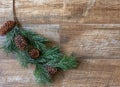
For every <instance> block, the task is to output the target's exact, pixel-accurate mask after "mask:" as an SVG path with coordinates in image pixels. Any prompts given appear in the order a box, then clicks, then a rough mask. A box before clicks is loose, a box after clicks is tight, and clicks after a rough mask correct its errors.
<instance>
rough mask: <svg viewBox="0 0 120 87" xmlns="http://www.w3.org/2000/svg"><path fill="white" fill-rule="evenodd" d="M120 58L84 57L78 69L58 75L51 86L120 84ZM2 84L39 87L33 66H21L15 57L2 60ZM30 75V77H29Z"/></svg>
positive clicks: (15, 86) (101, 86) (0, 76)
mask: <svg viewBox="0 0 120 87" xmlns="http://www.w3.org/2000/svg"><path fill="white" fill-rule="evenodd" d="M119 62H120V59H117V60H114V59H110V60H108V59H84V60H81V63H80V65H79V67H78V69H74V70H70V71H67V72H65V73H64V77H61V75H60V76H57V77H56V81H55V83H54V84H53V86H51V87H56V86H57V87H62V86H65V87H71V86H74V87H106V86H120V84H119V73H120V70H119V67H120V64H119ZM0 66H4V67H5V68H4V67H0V70H1V71H0V78H1V79H0V86H2V85H3V86H4V87H17V86H18V87H24V86H26V87H33V86H34V87H39V86H38V85H37V84H36V83H35V81H34V77H33V75H32V70H33V69H34V67H33V66H30V67H29V68H28V69H24V68H21V66H20V65H19V63H18V62H17V61H16V60H14V59H9V60H6V59H2V61H0ZM10 67H11V68H10ZM28 77H29V78H28Z"/></svg>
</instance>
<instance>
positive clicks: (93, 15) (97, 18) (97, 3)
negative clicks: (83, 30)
mask: <svg viewBox="0 0 120 87" xmlns="http://www.w3.org/2000/svg"><path fill="white" fill-rule="evenodd" d="M91 1H94V3H93V5H92V7H91V8H90V9H89V11H88V12H87V13H86V14H85V18H84V23H93V24H94V23H102V24H103V23H111V24H112V23H116V24H119V23H120V20H119V17H120V0H91Z"/></svg>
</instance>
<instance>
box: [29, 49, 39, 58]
mask: <svg viewBox="0 0 120 87" xmlns="http://www.w3.org/2000/svg"><path fill="white" fill-rule="evenodd" d="M29 55H30V57H31V58H33V59H36V58H38V57H39V56H40V55H41V51H39V50H38V49H35V48H33V49H30V50H29Z"/></svg>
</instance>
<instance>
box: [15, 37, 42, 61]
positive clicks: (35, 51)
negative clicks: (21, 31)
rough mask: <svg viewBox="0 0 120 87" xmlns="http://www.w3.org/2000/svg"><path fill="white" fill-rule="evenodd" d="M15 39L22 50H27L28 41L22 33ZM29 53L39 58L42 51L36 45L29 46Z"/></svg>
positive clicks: (32, 56)
mask: <svg viewBox="0 0 120 87" xmlns="http://www.w3.org/2000/svg"><path fill="white" fill-rule="evenodd" d="M14 41H15V45H16V46H17V48H18V49H19V50H21V51H23V50H25V49H26V48H27V47H28V43H27V41H26V39H25V37H23V36H22V35H17V36H15V38H14ZM28 53H29V55H30V57H31V58H33V59H37V58H38V57H39V56H40V55H41V51H40V50H38V49H36V48H34V47H32V48H29V49H28Z"/></svg>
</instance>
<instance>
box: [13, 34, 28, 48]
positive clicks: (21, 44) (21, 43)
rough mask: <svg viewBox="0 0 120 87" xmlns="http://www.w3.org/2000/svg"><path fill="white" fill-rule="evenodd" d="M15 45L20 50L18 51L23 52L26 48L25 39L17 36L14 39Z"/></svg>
mask: <svg viewBox="0 0 120 87" xmlns="http://www.w3.org/2000/svg"><path fill="white" fill-rule="evenodd" d="M14 41H15V44H16V46H17V47H18V48H19V49H20V50H24V49H25V48H26V46H27V41H26V40H25V38H24V37H23V36H21V35H18V36H16V37H15V38H14Z"/></svg>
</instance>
